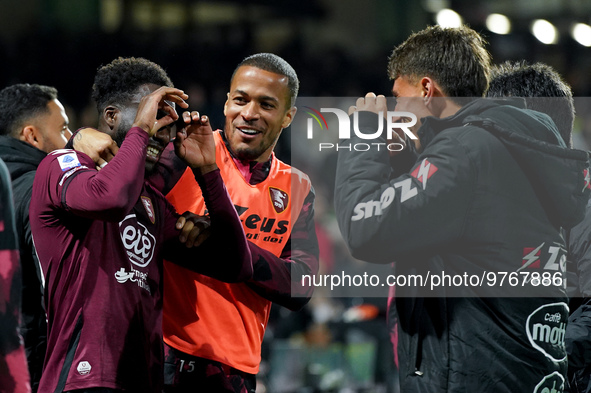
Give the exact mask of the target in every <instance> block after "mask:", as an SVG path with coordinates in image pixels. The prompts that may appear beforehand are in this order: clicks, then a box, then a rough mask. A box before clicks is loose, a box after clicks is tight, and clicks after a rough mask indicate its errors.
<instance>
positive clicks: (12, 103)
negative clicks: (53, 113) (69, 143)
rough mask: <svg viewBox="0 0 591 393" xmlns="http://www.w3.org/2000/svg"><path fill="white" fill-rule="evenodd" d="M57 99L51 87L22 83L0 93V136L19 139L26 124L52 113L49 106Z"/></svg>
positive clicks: (53, 88)
mask: <svg viewBox="0 0 591 393" xmlns="http://www.w3.org/2000/svg"><path fill="white" fill-rule="evenodd" d="M55 99H57V89H56V88H55V87H51V86H44V85H35V84H28V83H22V84H17V85H12V86H8V87H6V88H4V89H2V91H0V135H11V136H13V137H17V136H18V134H19V133H20V131H21V129H22V128H23V126H24V125H25V122H27V121H29V120H31V119H34V118H35V117H37V116H39V115H42V114H48V113H50V110H49V108H48V107H47V104H48V103H49V102H50V101H52V100H55Z"/></svg>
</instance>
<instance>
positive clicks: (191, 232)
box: [176, 212, 210, 248]
mask: <svg viewBox="0 0 591 393" xmlns="http://www.w3.org/2000/svg"><path fill="white" fill-rule="evenodd" d="M209 227H210V221H209V217H207V216H199V215H196V214H193V213H191V212H185V213H183V215H182V216H180V217H179V219H178V220H177V223H176V228H177V229H180V230H181V233H180V234H179V241H180V242H181V243H184V244H185V246H186V247H187V248H191V247H197V246H199V245H201V244H202V243H203V242H204V241H205V240H206V239H207V237H208V236H209V232H210V229H209Z"/></svg>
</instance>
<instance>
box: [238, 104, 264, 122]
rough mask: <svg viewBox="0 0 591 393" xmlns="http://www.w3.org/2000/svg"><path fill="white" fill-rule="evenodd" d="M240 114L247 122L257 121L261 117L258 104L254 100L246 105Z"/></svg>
mask: <svg viewBox="0 0 591 393" xmlns="http://www.w3.org/2000/svg"><path fill="white" fill-rule="evenodd" d="M240 114H241V115H242V118H243V119H244V120H245V121H252V120H257V119H258V118H259V117H260V114H259V111H258V107H257V104H256V102H255V101H254V100H252V101H250V102H249V103H248V104H246V105H244V106H243V107H242V110H241V111H240Z"/></svg>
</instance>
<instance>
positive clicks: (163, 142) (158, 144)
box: [107, 83, 174, 172]
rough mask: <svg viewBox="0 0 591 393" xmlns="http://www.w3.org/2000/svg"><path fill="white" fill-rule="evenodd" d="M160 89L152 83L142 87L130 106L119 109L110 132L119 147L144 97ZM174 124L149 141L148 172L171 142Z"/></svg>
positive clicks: (159, 131) (161, 130) (157, 133)
mask: <svg viewBox="0 0 591 393" xmlns="http://www.w3.org/2000/svg"><path fill="white" fill-rule="evenodd" d="M159 87H160V86H158V85H155V84H152V83H149V84H145V85H142V86H140V88H139V89H138V93H137V94H136V95H135V96H134V97H133V98H132V99H131V101H130V102H129V103H128V104H126V105H124V106H119V107H118V113H117V116H116V117H115V123H114V126H113V128H112V130H110V132H108V133H109V134H110V135H111V137H112V138H113V139H114V140H115V142H117V145H118V146H121V143H123V140H124V139H125V135H127V132H128V131H129V130H130V129H131V127H132V126H133V122H134V120H135V116H136V114H137V109H138V106H139V103H140V101H141V99H142V97H144V96H146V95H148V94H150V93H152V92H153V91H155V90H157V89H158V88H159ZM107 109H108V108H107ZM173 124H174V123H173ZM173 124H171V125H169V126H167V127H162V128H161V129H159V130H158V131H156V133H155V134H154V136H152V137H151V138H150V139H149V140H148V148H147V154H146V172H150V171H152V170H153V169H154V167H155V166H156V163H157V162H158V160H159V159H160V155H161V154H162V151H163V150H164V149H165V148H166V146H167V145H168V143H169V142H170V139H171V135H172V127H173Z"/></svg>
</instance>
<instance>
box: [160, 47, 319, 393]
mask: <svg viewBox="0 0 591 393" xmlns="http://www.w3.org/2000/svg"><path fill="white" fill-rule="evenodd" d="M298 87H299V81H298V77H297V75H296V72H295V70H294V69H293V68H292V67H291V65H289V64H288V63H287V62H286V61H285V60H283V59H282V58H280V57H279V56H277V55H274V54H270V53H258V54H255V55H252V56H249V57H247V58H246V59H244V60H243V61H242V62H241V63H240V64H239V65H238V66H237V67H236V69H235V71H234V74H233V75H232V79H231V82H230V90H229V92H228V96H227V100H226V103H225V105H224V115H225V116H226V123H225V127H224V130H219V131H217V132H215V133H214V136H215V143H216V162H217V165H218V167H219V168H220V171H221V173H222V177H223V179H224V182H225V184H226V185H227V187H228V192H229V193H230V197H231V198H232V202H233V203H234V205H235V207H236V210H237V211H238V214H239V216H240V219H241V220H242V223H243V227H244V231H245V233H246V236H247V238H248V239H249V242H248V246H249V250H250V254H251V257H252V261H253V268H254V273H253V277H252V279H250V280H248V281H246V282H244V283H235V284H227V283H224V282H221V281H219V280H216V279H212V278H210V277H206V276H204V275H202V274H199V273H194V272H191V271H188V270H187V269H185V268H183V267H180V266H177V265H175V264H173V263H165V265H164V266H165V268H164V287H165V293H166V295H165V297H164V324H163V330H164V341H165V343H166V344H167V346H166V348H165V352H166V360H165V391H166V392H175V393H178V392H195V391H203V392H216V393H217V392H237V393H246V392H248V393H250V392H253V393H254V391H255V390H256V374H257V373H258V371H259V363H260V361H261V344H262V340H263V336H264V334H265V329H266V327H267V322H268V319H269V313H270V310H271V304H272V303H276V304H279V305H281V306H284V307H287V308H289V309H291V310H298V309H300V308H301V307H303V306H304V305H305V304H306V303H307V302H308V300H309V299H310V297H311V296H312V288H308V287H303V286H301V285H299V283H300V282H301V277H302V275H304V274H312V275H313V274H316V273H317V272H318V241H317V238H316V231H315V228H314V189H313V188H312V185H311V183H310V179H309V178H308V176H307V175H306V174H304V173H302V172H301V171H299V170H297V169H295V168H293V167H291V166H289V165H287V164H285V163H284V162H282V161H280V160H279V159H277V157H276V156H275V154H274V153H273V149H274V148H275V145H276V144H277V141H278V139H279V137H280V135H281V133H282V131H283V129H284V128H286V127H288V126H289V124H290V123H291V121H292V119H293V116H294V115H295V113H296V107H295V106H294V105H295V99H296V97H297V92H298ZM169 158H172V160H169ZM157 167H163V168H165V171H167V172H168V173H169V174H171V176H169V177H167V178H166V179H163V180H162V182H159V181H158V179H157V177H158V176H152V177H151V178H150V181H153V180H154V181H155V182H157V183H158V184H160V185H161V184H165V185H172V186H173V188H172V190H171V191H170V192H168V194H166V197H167V199H168V200H169V201H170V202H171V203H172V204H173V205H174V206H175V208H176V209H177V211H185V210H189V211H192V212H194V213H197V214H203V213H204V212H205V209H206V206H205V205H204V203H203V195H202V193H201V190H200V189H199V186H198V185H197V183H196V182H195V179H194V177H191V174H190V171H189V170H187V171H185V172H184V175H183V176H182V178H181V179H180V181H178V182H176V185H175V184H174V183H175V176H176V175H177V174H178V173H179V172H180V174H183V171H182V169H181V170H180V171H179V169H180V167H179V160H178V159H176V158H174V153H172V150H170V151H167V152H166V153H165V154H164V155H163V156H162V160H160V162H159V164H158V166H157ZM183 169H184V168H183ZM160 172H161V171H160V170H157V173H160ZM176 178H177V179H178V176H176ZM164 188H166V187H164ZM166 191H167V190H166V189H165V191H164V192H166ZM231 246H232V242H231V241H228V243H227V247H231ZM219 260H220V258H215V259H214V260H212V261H211V262H215V261H219Z"/></svg>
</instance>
